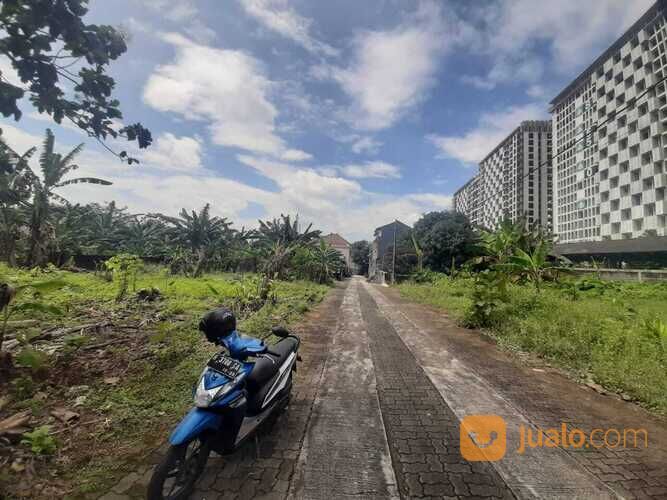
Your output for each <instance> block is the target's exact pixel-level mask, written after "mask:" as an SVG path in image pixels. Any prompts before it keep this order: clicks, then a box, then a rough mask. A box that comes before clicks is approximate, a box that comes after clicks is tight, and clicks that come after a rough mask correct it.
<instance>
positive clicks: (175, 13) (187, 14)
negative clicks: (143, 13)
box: [143, 0, 199, 22]
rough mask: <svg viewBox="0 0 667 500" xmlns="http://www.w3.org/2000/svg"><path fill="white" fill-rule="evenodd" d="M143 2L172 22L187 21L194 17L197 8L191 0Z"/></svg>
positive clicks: (197, 11) (153, 0)
mask: <svg viewBox="0 0 667 500" xmlns="http://www.w3.org/2000/svg"><path fill="white" fill-rule="evenodd" d="M143 2H144V4H146V5H147V6H148V7H150V8H151V9H153V10H154V11H156V12H159V13H160V14H162V15H163V16H164V17H165V18H166V19H169V20H170V21H174V22H182V21H187V20H190V19H192V18H193V17H195V16H196V15H197V14H198V13H199V10H198V9H197V7H196V6H195V4H194V2H193V1H192V0H179V1H178V2H174V1H173V0H143Z"/></svg>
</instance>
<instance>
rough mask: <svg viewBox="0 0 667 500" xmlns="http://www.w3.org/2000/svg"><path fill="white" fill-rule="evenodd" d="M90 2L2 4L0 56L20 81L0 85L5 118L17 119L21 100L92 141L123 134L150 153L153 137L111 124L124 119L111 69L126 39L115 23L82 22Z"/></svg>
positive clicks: (144, 131)
mask: <svg viewBox="0 0 667 500" xmlns="http://www.w3.org/2000/svg"><path fill="white" fill-rule="evenodd" d="M87 4H88V2H87V0H69V1H68V2H35V1H28V0H15V1H7V2H2V3H1V4H0V32H1V33H2V38H0V54H3V55H4V56H5V57H6V58H7V60H8V61H10V62H11V65H12V67H13V68H14V70H16V73H17V74H18V77H19V79H20V80H21V83H22V85H14V84H11V83H8V82H7V81H6V80H5V79H3V80H2V81H0V113H2V115H3V116H5V117H9V116H14V119H16V120H19V119H20V118H21V115H22V113H21V110H20V109H19V107H18V102H19V101H21V99H22V98H23V97H28V99H26V101H28V100H29V101H30V102H31V103H32V104H33V105H34V106H35V107H36V108H37V110H38V111H39V112H40V113H44V112H46V113H47V114H49V115H50V116H51V117H52V118H53V119H54V121H56V122H57V123H61V122H62V121H63V119H64V118H66V119H68V120H69V121H71V122H72V123H74V124H75V125H76V126H77V127H79V128H81V129H82V130H83V131H84V132H85V133H86V134H87V135H89V136H91V137H96V138H97V139H100V140H103V139H106V138H107V137H112V138H117V137H119V136H122V137H125V138H126V139H127V140H129V141H133V142H134V141H136V142H137V143H138V145H139V147H140V148H145V147H147V146H149V145H150V144H151V142H152V138H151V133H150V131H149V130H147V129H145V128H144V127H143V126H141V124H139V123H136V124H134V125H130V126H125V127H115V126H114V125H115V122H118V121H120V120H121V119H122V117H123V116H122V113H121V111H120V109H119V105H120V103H119V102H118V100H117V99H116V98H115V97H113V89H114V86H115V81H114V79H113V78H111V77H110V76H109V75H108V74H107V73H106V71H107V68H108V66H109V65H110V64H111V63H112V62H113V61H115V60H116V59H117V58H118V57H120V56H121V55H122V54H123V53H125V51H126V50H127V46H126V44H125V35H124V34H123V33H122V32H120V31H119V30H117V29H115V28H113V27H111V26H105V25H94V24H85V23H84V22H83V19H82V18H83V17H84V16H85V15H86V13H87V11H88V8H87ZM63 82H65V85H63ZM68 93H69V94H71V95H69V96H68V95H67V94H68ZM118 156H119V157H120V158H121V159H123V160H125V161H127V162H128V163H133V162H136V161H137V160H135V159H134V158H130V157H129V156H128V155H127V153H126V152H124V151H123V152H121V153H120V154H119V155H118ZM0 167H2V165H0ZM0 170H2V168H0Z"/></svg>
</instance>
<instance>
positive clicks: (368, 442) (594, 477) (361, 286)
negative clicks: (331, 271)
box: [102, 277, 667, 500]
mask: <svg viewBox="0 0 667 500" xmlns="http://www.w3.org/2000/svg"><path fill="white" fill-rule="evenodd" d="M298 334H299V335H300V336H301V337H302V340H303V342H302V350H301V354H302V357H303V359H304V361H303V363H301V364H300V366H299V371H298V373H297V376H296V379H295V386H294V393H293V396H292V401H291V403H290V406H289V408H288V409H287V411H286V412H285V413H283V414H281V415H280V416H279V417H278V418H277V419H276V420H275V422H274V423H273V425H271V426H270V427H267V428H266V429H264V430H263V431H262V433H261V435H260V438H259V450H256V449H255V445H254V443H249V444H248V445H246V446H244V447H243V448H242V449H240V450H239V451H238V452H237V453H235V454H234V455H232V456H228V457H219V456H217V455H215V454H213V455H212V457H211V459H210V460H209V463H208V465H207V468H206V471H205V472H204V474H203V476H202V478H201V479H200V481H199V483H198V487H197V490H196V491H195V493H194V494H193V495H192V498H193V499H197V500H214V499H219V498H229V499H252V498H265V499H286V498H289V499H313V500H317V499H327V500H335V499H339V498H340V499H349V498H358V499H380V498H388V499H394V498H396V499H398V498H403V499H412V498H487V499H493V498H498V499H500V498H662V499H667V424H666V423H665V421H664V420H663V419H660V418H658V417H655V416H651V415H650V414H648V413H647V412H646V411H644V410H643V409H641V408H639V407H637V406H636V405H633V404H629V403H626V402H623V401H621V400H619V399H617V398H614V397H609V396H604V395H601V394H598V393H597V392H594V391H592V390H590V389H588V388H586V387H583V386H580V385H579V384H577V383H575V382H573V381H571V380H569V379H567V378H566V377H564V376H563V375H561V374H560V373H558V372H556V371H555V370H550V369H543V368H535V367H534V366H528V365H527V364H525V363H522V362H520V361H519V360H518V359H517V358H516V357H513V356H512V355H511V354H509V353H507V352H504V351H502V350H500V349H498V348H497V347H496V346H495V345H494V344H493V343H492V342H491V341H490V340H489V339H488V338H486V337H484V336H483V335H482V334H480V333H479V332H474V331H470V330H465V329H462V328H460V327H458V326H457V325H456V324H455V323H454V322H453V321H452V320H451V319H449V318H448V317H447V315H446V314H444V313H443V312H442V311H437V310H435V309H432V308H429V307H425V306H423V305H419V304H413V303H410V302H407V301H405V300H403V299H402V298H401V297H400V296H399V295H398V293H397V291H396V290H395V289H391V288H386V287H380V286H377V285H371V284H368V283H366V282H365V280H363V279H362V278H359V277H355V278H352V279H351V280H348V281H346V282H345V283H342V284H339V285H338V286H337V287H336V288H335V289H334V290H333V291H332V292H331V293H330V294H329V295H328V297H327V298H326V299H325V301H324V302H323V303H322V304H320V305H319V306H318V307H317V308H316V309H315V310H314V311H312V312H311V313H310V314H308V316H307V318H306V320H305V321H304V322H303V323H302V324H301V325H299V327H298ZM470 415H497V416H499V417H502V418H503V419H504V422H505V423H506V429H507V430H506V436H507V447H506V452H505V454H504V456H503V457H502V458H501V459H500V460H497V461H467V460H465V459H464V458H463V456H462V454H461V451H460V436H461V435H460V422H461V421H462V420H463V419H464V418H466V417H468V416H470ZM562 425H566V426H569V428H570V429H574V428H576V429H580V430H582V432H584V433H590V432H591V431H592V430H593V429H597V428H601V429H636V428H642V429H645V430H646V431H647V434H648V440H649V446H648V448H621V447H614V448H611V447H609V448H595V447H590V446H589V447H585V446H582V447H581V448H575V447H572V446H560V447H548V446H540V447H534V448H530V447H528V448H527V449H526V450H525V451H524V452H523V453H520V452H519V451H518V450H517V447H518V443H519V442H520V440H521V436H522V435H523V434H525V433H526V432H527V431H530V432H534V433H535V434H534V435H537V432H538V430H539V429H550V428H559V429H560V428H561V426H562ZM522 433H523V434H522ZM464 435H467V434H464ZM257 451H259V456H258V454H257ZM482 451H483V450H482ZM159 456H160V453H159V452H157V453H155V454H154V455H153V456H152V458H151V460H150V462H148V463H146V464H145V465H144V466H143V467H141V468H140V469H138V470H137V471H135V472H134V473H132V474H130V475H128V476H126V477H125V478H123V479H122V480H121V481H120V482H119V483H118V484H117V485H116V486H115V487H114V488H113V490H112V491H110V492H109V493H108V494H106V495H105V496H103V497H102V498H104V499H105V500H112V499H115V500H129V499H134V498H144V497H145V488H146V485H147V483H148V480H149V478H150V474H151V471H152V465H151V464H152V463H155V461H156V460H157V459H159Z"/></svg>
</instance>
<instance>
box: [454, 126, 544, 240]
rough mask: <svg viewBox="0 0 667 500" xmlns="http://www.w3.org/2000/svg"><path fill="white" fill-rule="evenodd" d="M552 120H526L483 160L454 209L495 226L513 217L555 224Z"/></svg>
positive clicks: (478, 222) (456, 197) (486, 225)
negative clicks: (553, 217) (553, 219)
mask: <svg viewBox="0 0 667 500" xmlns="http://www.w3.org/2000/svg"><path fill="white" fill-rule="evenodd" d="M550 160H551V122H550V121H525V122H522V123H521V124H520V125H519V126H518V127H517V128H516V129H515V130H514V131H513V132H512V133H511V134H510V135H508V136H507V137H506V138H505V139H504V140H503V141H502V142H501V143H500V144H498V145H497V146H496V147H495V148H494V149H493V151H491V152H490V153H489V154H488V155H487V156H486V158H484V159H483V160H482V161H481V162H480V164H479V173H478V174H477V175H476V176H475V177H473V178H472V179H471V180H470V181H468V182H467V183H466V184H465V185H464V186H463V187H462V188H461V189H459V190H458V191H457V192H456V193H455V194H454V209H455V210H456V211H457V212H460V213H463V214H465V215H466V216H467V217H468V218H469V219H470V221H471V222H472V223H473V224H476V225H480V226H483V227H486V228H488V229H495V228H496V227H497V225H498V223H499V222H500V221H501V220H502V219H503V218H504V217H509V218H510V219H511V220H513V221H516V220H517V219H519V218H520V217H523V216H525V217H526V219H527V222H529V223H538V224H540V225H542V226H544V227H546V228H548V229H551V226H552V206H553V202H552V185H551V183H552V177H551V161H550Z"/></svg>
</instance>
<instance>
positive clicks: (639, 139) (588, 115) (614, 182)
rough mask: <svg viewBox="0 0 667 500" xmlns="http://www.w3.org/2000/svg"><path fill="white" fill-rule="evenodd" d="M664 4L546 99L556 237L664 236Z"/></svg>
mask: <svg viewBox="0 0 667 500" xmlns="http://www.w3.org/2000/svg"><path fill="white" fill-rule="evenodd" d="M666 7H667V4H666V3H665V2H664V1H663V0H660V1H658V2H656V3H655V4H654V5H653V6H652V7H651V8H650V9H649V10H648V11H647V12H646V13H645V14H644V15H643V16H642V17H641V18H640V19H639V20H638V21H637V22H636V23H635V24H634V25H633V26H632V27H630V29H629V30H628V31H627V32H626V33H625V34H623V36H621V38H619V39H618V40H617V41H616V42H614V44H613V45H612V46H611V47H609V48H608V49H607V50H606V51H605V52H604V53H603V54H602V55H601V56H600V57H598V58H597V59H596V60H595V61H594V62H593V64H591V65H590V66H589V67H588V68H587V69H586V70H584V72H583V73H581V74H580V75H579V76H578V77H577V78H576V79H575V80H574V81H573V82H572V83H570V84H569V85H568V86H567V87H566V88H565V89H564V90H563V91H562V92H561V93H560V94H559V95H558V96H557V97H556V98H555V99H554V100H553V101H552V102H551V106H552V107H551V112H552V123H553V134H554V137H553V139H554V161H553V176H554V179H553V182H554V184H553V187H554V207H553V213H554V232H555V233H556V235H557V236H558V238H559V242H560V243H575V242H583V241H600V240H610V239H613V240H615V239H630V238H638V237H640V236H644V235H656V236H665V235H667V229H666V227H667V224H666V215H667V200H666V199H665V187H666V186H667V172H666V170H665V164H664V163H665V162H664V160H665V156H666V154H665V150H666V149H665V148H667V93H666V88H667V87H666V84H665V83H666V82H665V81H664V78H665V77H667V45H666V43H667V26H666V23H665V12H666Z"/></svg>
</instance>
